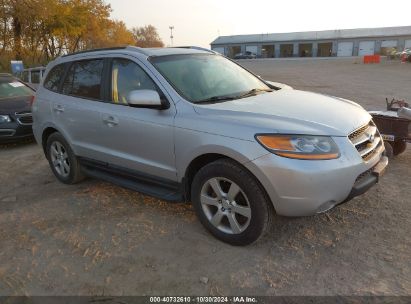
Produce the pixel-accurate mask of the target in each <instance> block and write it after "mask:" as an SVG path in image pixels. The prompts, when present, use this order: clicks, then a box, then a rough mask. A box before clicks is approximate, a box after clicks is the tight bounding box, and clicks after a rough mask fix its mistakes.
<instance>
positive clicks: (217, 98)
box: [195, 96, 235, 104]
mask: <svg viewBox="0 0 411 304" xmlns="http://www.w3.org/2000/svg"><path fill="white" fill-rule="evenodd" d="M233 99H235V98H234V97H232V96H213V97H209V98H205V99H201V100H198V101H196V102H195V103H197V104H199V103H214V102H219V101H226V100H233Z"/></svg>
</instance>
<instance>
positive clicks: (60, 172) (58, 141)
mask: <svg viewBox="0 0 411 304" xmlns="http://www.w3.org/2000/svg"><path fill="white" fill-rule="evenodd" d="M46 152H47V159H48V161H49V164H50V168H51V170H52V171H53V173H54V175H55V176H56V177H57V178H58V180H60V181H61V182H63V183H65V184H75V183H78V182H80V181H81V180H83V179H84V175H83V173H82V172H81V166H80V163H79V162H78V160H77V157H76V156H75V155H74V153H73V150H72V149H71V148H70V145H69V144H68V143H67V141H66V140H65V139H64V137H63V136H62V135H61V134H60V133H53V134H51V135H50V136H49V138H48V139H47V146H46Z"/></svg>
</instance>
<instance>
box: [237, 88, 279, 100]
mask: <svg viewBox="0 0 411 304" xmlns="http://www.w3.org/2000/svg"><path fill="white" fill-rule="evenodd" d="M272 91H273V90H271V89H251V90H250V91H248V92H245V93H244V94H241V95H239V96H237V97H236V98H245V97H249V96H254V95H256V94H257V93H259V92H272Z"/></svg>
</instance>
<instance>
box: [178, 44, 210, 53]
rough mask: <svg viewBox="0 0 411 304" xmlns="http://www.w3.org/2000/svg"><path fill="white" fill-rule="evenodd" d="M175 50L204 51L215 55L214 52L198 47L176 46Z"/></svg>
mask: <svg viewBox="0 0 411 304" xmlns="http://www.w3.org/2000/svg"><path fill="white" fill-rule="evenodd" d="M176 48H178V49H193V50H199V51H205V52H209V53H213V54H216V52H215V51H213V50H210V49H206V48H203V47H199V46H194V45H189V46H176Z"/></svg>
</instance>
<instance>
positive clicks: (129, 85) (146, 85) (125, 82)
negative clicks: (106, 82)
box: [111, 58, 160, 105]
mask: <svg viewBox="0 0 411 304" xmlns="http://www.w3.org/2000/svg"><path fill="white" fill-rule="evenodd" d="M111 71H112V72H111V98H112V102H113V103H115V104H123V105H127V104H128V96H129V94H130V92H131V91H135V90H154V91H158V90H157V86H156V84H155V83H154V82H153V80H152V79H151V78H150V77H149V76H148V75H147V73H146V72H145V71H144V70H143V69H142V68H140V67H139V66H138V65H137V64H136V63H134V62H133V61H131V60H128V59H122V58H116V59H113V63H112V70H111ZM159 94H160V92H159Z"/></svg>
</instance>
